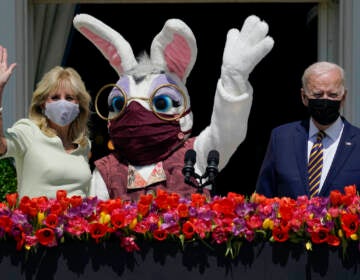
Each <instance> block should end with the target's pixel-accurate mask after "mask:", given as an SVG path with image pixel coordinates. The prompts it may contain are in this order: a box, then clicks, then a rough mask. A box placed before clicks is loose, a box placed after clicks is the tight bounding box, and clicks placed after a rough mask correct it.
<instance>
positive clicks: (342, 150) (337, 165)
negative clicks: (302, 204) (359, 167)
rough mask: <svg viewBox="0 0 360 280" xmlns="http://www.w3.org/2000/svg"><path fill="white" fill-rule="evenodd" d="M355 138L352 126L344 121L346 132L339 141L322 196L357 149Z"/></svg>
mask: <svg viewBox="0 0 360 280" xmlns="http://www.w3.org/2000/svg"><path fill="white" fill-rule="evenodd" d="M353 136H354V134H353V132H352V128H351V125H350V124H349V123H348V122H347V121H346V120H344V130H343V133H342V136H341V138H340V141H339V146H338V147H337V149H336V152H335V156H334V160H333V162H332V164H331V167H330V170H329V173H328V175H327V177H326V179H325V182H324V185H323V187H322V188H321V191H320V195H321V194H323V193H328V189H329V187H330V185H331V184H332V182H333V181H334V179H335V178H336V176H337V175H338V174H339V172H340V171H341V169H342V167H343V166H344V164H345V161H346V160H347V159H348V158H349V155H350V154H351V153H352V151H353V149H354V148H355V145H356V143H355V142H353V141H352V138H353Z"/></svg>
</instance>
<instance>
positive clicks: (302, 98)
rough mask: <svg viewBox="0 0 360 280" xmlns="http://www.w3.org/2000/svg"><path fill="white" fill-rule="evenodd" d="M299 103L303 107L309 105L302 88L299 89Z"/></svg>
mask: <svg viewBox="0 0 360 280" xmlns="http://www.w3.org/2000/svg"><path fill="white" fill-rule="evenodd" d="M300 94H301V101H302V103H303V104H304V106H305V107H307V106H308V104H309V99H308V98H307V96H306V94H305V90H304V89H303V88H301V93H300Z"/></svg>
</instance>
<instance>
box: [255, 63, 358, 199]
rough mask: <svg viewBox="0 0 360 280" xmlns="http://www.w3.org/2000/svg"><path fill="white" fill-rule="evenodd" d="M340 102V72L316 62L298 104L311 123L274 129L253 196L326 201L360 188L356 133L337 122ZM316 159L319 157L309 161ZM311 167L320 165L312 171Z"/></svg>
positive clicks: (343, 93)
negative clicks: (323, 198) (353, 187)
mask: <svg viewBox="0 0 360 280" xmlns="http://www.w3.org/2000/svg"><path fill="white" fill-rule="evenodd" d="M345 97H346V89H345V85H344V71H343V69H342V68H341V67H339V66H338V65H336V64H333V63H329V62H317V63H314V64H312V65H310V66H309V67H308V68H307V69H306V70H305V72H304V74H303V77H302V89H301V98H302V102H303V104H304V105H305V106H306V107H307V108H308V109H309V113H310V116H311V117H310V119H307V120H303V121H298V122H293V123H288V124H285V125H282V126H279V127H277V128H275V129H273V131H272V133H271V138H270V141H269V144H268V148H267V152H266V155H265V158H264V161H263V164H262V167H261V169H260V173H259V177H258V181H257V184H256V192H257V193H259V194H263V195H265V196H267V197H276V196H278V197H281V196H286V197H291V198H296V197H298V196H300V195H307V196H309V197H312V196H316V195H318V196H328V195H329V194H330V192H331V191H332V190H340V191H342V192H343V188H344V187H345V186H348V185H353V184H355V185H356V186H357V187H358V188H359V187H360V129H359V128H356V127H354V126H353V125H351V124H350V123H349V122H347V121H346V120H345V119H344V118H343V117H341V116H340V113H339V112H340V108H341V107H342V106H343V105H344V101H345ZM319 131H321V133H320V134H321V135H322V136H324V137H323V138H322V137H320V138H319V143H321V144H318V143H315V142H316V138H317V134H318V132H319ZM321 138H322V139H321ZM314 144H315V145H314ZM313 145H314V148H316V147H315V146H317V149H318V150H319V147H320V145H321V152H320V151H317V152H316V151H315V150H313ZM316 153H319V154H320V156H317V158H316V159H314V160H313V159H312V158H313V155H314V154H316ZM312 154H313V155H312ZM310 157H311V159H310ZM309 161H310V162H311V163H309ZM316 161H319V162H320V165H319V166H318V167H313V166H311V164H316V163H314V162H316ZM315 169H316V170H315ZM313 173H316V174H313ZM309 176H310V178H309Z"/></svg>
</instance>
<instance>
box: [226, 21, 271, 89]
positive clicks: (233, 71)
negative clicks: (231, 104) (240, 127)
mask: <svg viewBox="0 0 360 280" xmlns="http://www.w3.org/2000/svg"><path fill="white" fill-rule="evenodd" d="M268 30H269V26H268V25H267V23H266V22H264V21H261V20H260V19H259V18H258V17H257V16H254V15H252V16H249V17H248V18H247V19H246V20H245V22H244V24H243V27H242V29H241V31H239V30H238V29H235V28H234V29H230V30H229V32H228V34H227V38H226V43H225V49H224V54H223V64H222V66H221V82H222V85H223V87H224V89H225V90H226V91H227V92H228V93H229V94H232V95H234V96H238V95H241V94H243V93H245V92H247V80H248V77H249V74H250V73H251V71H252V70H253V69H254V68H255V66H256V65H257V64H258V63H259V61H260V60H261V59H263V58H264V56H265V55H266V54H268V53H269V52H270V50H271V49H272V47H273V45H274V40H273V39H272V38H271V37H270V36H267V33H268Z"/></svg>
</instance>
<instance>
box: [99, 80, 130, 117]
mask: <svg viewBox="0 0 360 280" xmlns="http://www.w3.org/2000/svg"><path fill="white" fill-rule="evenodd" d="M125 104H126V95H125V94H124V92H123V91H122V89H121V88H119V87H118V86H117V85H115V84H108V85H106V86H104V87H102V88H101V89H100V91H99V92H98V94H97V95H96V99H95V108H96V113H97V114H98V115H99V117H100V118H102V119H105V120H112V119H115V118H117V117H118V116H120V115H121V113H122V112H123V110H124V108H125Z"/></svg>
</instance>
